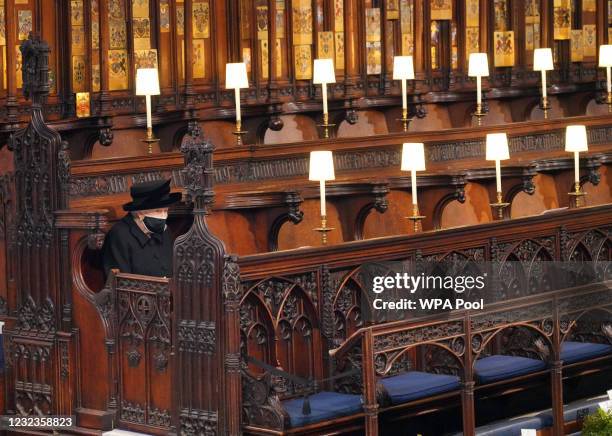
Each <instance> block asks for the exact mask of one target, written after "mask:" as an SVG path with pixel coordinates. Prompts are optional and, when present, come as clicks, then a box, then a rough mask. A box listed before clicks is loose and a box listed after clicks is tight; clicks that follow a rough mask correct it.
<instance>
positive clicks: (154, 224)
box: [142, 216, 166, 235]
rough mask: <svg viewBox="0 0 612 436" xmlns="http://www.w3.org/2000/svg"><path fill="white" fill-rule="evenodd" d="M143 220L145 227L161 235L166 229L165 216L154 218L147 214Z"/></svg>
mask: <svg viewBox="0 0 612 436" xmlns="http://www.w3.org/2000/svg"><path fill="white" fill-rule="evenodd" d="M142 222H143V223H144V225H145V227H146V228H147V229H149V231H151V232H153V233H158V234H160V235H161V234H162V233H164V230H165V229H166V220H165V219H163V218H153V217H150V216H146V217H144V219H143V220H142Z"/></svg>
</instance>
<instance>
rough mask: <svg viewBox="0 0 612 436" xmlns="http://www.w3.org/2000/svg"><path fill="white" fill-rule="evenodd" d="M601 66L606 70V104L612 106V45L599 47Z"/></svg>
mask: <svg viewBox="0 0 612 436" xmlns="http://www.w3.org/2000/svg"><path fill="white" fill-rule="evenodd" d="M599 66H600V67H602V68H605V69H606V91H607V94H606V103H608V104H609V105H612V75H611V71H610V69H611V67H612V45H600V46H599Z"/></svg>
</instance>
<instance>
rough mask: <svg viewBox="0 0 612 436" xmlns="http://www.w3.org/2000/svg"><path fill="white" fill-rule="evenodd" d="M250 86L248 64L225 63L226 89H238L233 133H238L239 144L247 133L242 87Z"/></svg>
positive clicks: (237, 140)
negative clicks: (243, 113)
mask: <svg viewBox="0 0 612 436" xmlns="http://www.w3.org/2000/svg"><path fill="white" fill-rule="evenodd" d="M248 87H249V78H248V76H247V69H246V64H245V63H244V62H236V63H230V64H225V89H234V90H235V91H236V94H235V97H236V130H235V131H234V132H232V133H233V134H234V135H236V143H237V145H242V136H243V135H245V134H246V133H247V132H246V131H245V130H242V117H241V114H240V112H241V111H240V89H241V88H248Z"/></svg>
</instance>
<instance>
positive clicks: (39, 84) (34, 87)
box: [19, 32, 51, 105]
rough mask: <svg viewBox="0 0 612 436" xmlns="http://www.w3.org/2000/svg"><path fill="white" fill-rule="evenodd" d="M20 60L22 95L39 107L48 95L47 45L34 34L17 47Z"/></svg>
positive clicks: (48, 50)
mask: <svg viewBox="0 0 612 436" xmlns="http://www.w3.org/2000/svg"><path fill="white" fill-rule="evenodd" d="M19 50H21V59H22V69H21V70H22V71H21V74H22V77H23V94H24V96H25V98H26V99H31V100H32V103H33V105H41V104H42V103H43V100H44V98H45V97H46V96H47V95H49V52H50V51H51V50H50V49H49V45H48V44H47V42H46V41H44V40H43V39H41V37H40V35H39V34H38V33H36V32H30V36H29V37H28V39H26V40H24V41H23V42H22V43H21V46H20V47H19Z"/></svg>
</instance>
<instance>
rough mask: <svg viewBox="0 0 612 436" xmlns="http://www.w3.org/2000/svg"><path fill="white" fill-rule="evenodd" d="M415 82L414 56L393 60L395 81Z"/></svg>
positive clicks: (397, 57) (396, 57)
mask: <svg viewBox="0 0 612 436" xmlns="http://www.w3.org/2000/svg"><path fill="white" fill-rule="evenodd" d="M402 79H405V80H413V79H414V63H413V62H412V56H395V57H394V58H393V80H402Z"/></svg>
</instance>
